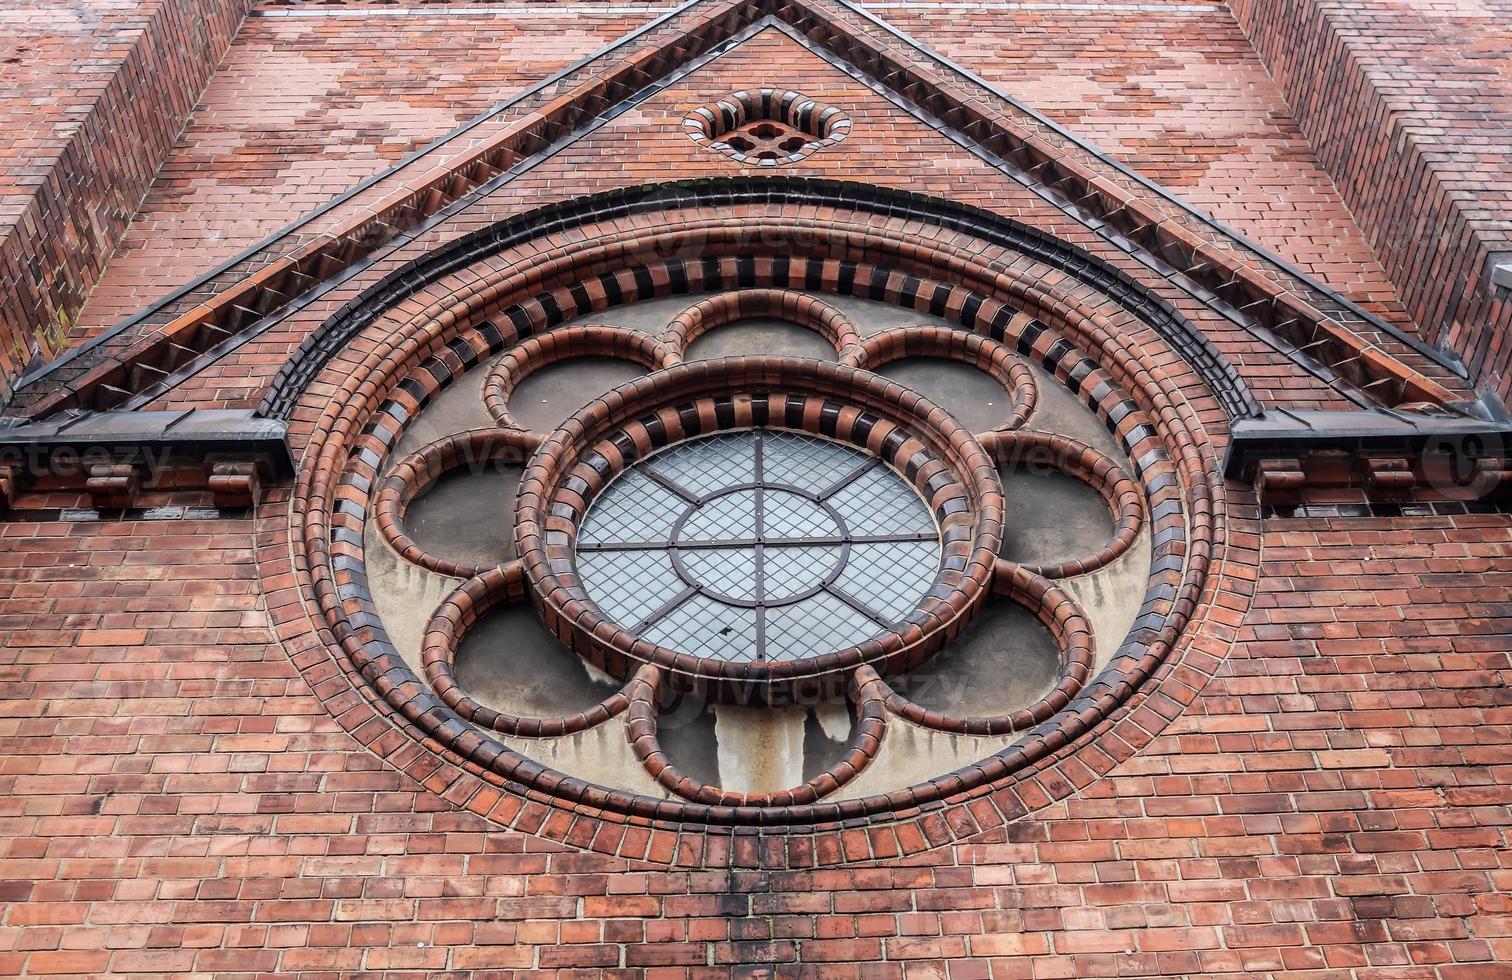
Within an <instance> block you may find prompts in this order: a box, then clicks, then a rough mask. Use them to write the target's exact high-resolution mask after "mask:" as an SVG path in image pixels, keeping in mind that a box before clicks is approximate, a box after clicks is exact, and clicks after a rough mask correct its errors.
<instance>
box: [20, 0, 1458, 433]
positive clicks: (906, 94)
mask: <svg viewBox="0 0 1512 980" xmlns="http://www.w3.org/2000/svg"><path fill="white" fill-rule="evenodd" d="M767 26H777V27H778V28H780V29H782V30H784V31H785V32H786V33H788V34H789V35H790V36H792V37H793V38H795V39H798V40H800V41H801V42H802V43H804V44H805V45H807V46H808V47H809V48H810V49H811V50H813V51H815V52H816V53H818V54H819V55H820V56H822V57H825V58H826V59H827V60H829V61H831V62H832V63H833V64H835V65H837V66H839V67H841V68H842V69H843V70H845V71H847V72H848V73H849V74H851V75H853V76H854V77H856V78H858V79H861V80H863V81H865V82H866V83H867V84H868V85H869V86H871V87H872V88H873V89H874V90H875V91H877V92H879V93H880V94H883V95H885V96H886V97H887V98H889V99H890V100H891V101H892V102H894V104H896V105H898V106H900V107H902V108H904V109H905V110H907V111H908V112H910V113H911V114H913V115H914V116H915V117H916V118H919V119H921V120H924V121H926V122H928V123H929V124H930V125H932V126H934V127H935V128H937V129H938V130H939V131H940V132H941V133H942V134H944V135H945V136H947V137H948V138H950V139H951V140H952V141H954V142H955V143H957V144H958V145H959V146H961V147H963V148H964V149H966V150H967V151H968V152H971V153H973V154H975V155H977V156H979V157H980V158H981V159H982V160H983V161H985V162H986V163H988V164H990V165H991V166H993V167H994V168H996V169H998V170H999V171H1001V172H1002V173H1004V174H1006V175H1008V176H1009V177H1011V178H1012V179H1014V180H1015V181H1017V182H1018V183H1019V184H1021V185H1022V186H1023V187H1024V188H1025V189H1026V190H1027V191H1029V192H1032V193H1033V194H1035V195H1037V196H1038V197H1040V198H1041V199H1042V200H1044V201H1045V202H1047V203H1048V204H1049V205H1051V206H1054V207H1055V208H1057V209H1058V210H1059V211H1060V212H1061V213H1063V214H1065V215H1067V216H1068V217H1070V218H1072V219H1074V220H1076V221H1077V222H1078V223H1080V225H1081V226H1082V227H1085V228H1087V229H1088V230H1090V231H1092V232H1093V233H1095V234H1097V235H1098V236H1100V237H1101V238H1102V239H1103V240H1104V241H1105V242H1107V243H1109V244H1111V245H1113V246H1115V247H1116V248H1118V249H1120V250H1122V251H1123V252H1125V253H1126V254H1128V255H1130V256H1131V257H1133V258H1134V259H1136V260H1137V261H1139V262H1141V263H1142V264H1143V265H1145V266H1146V267H1147V268H1150V269H1151V270H1152V271H1153V272H1154V273H1156V274H1158V275H1160V276H1162V277H1163V278H1165V279H1166V280H1167V281H1168V282H1170V283H1171V284H1172V285H1173V286H1175V287H1177V288H1179V289H1181V290H1183V291H1185V292H1186V293H1188V294H1189V295H1190V296H1192V297H1193V298H1195V299H1196V300H1198V301H1199V302H1202V303H1204V304H1206V305H1207V306H1209V307H1210V308H1211V309H1214V310H1216V311H1218V312H1220V313H1221V314H1222V315H1224V316H1226V317H1228V318H1229V319H1230V320H1232V321H1234V322H1236V323H1238V324H1240V325H1242V326H1243V327H1244V328H1245V329H1248V330H1250V331H1251V332H1253V333H1254V334H1255V335H1256V336H1259V337H1261V338H1263V339H1265V340H1266V341H1267V342H1268V343H1271V344H1272V345H1273V346H1275V347H1277V348H1278V349H1281V350H1283V351H1285V352H1287V353H1288V355H1289V356H1291V357H1292V358H1293V360H1294V361H1296V362H1297V363H1298V364H1299V365H1300V366H1302V367H1303V368H1305V369H1307V370H1309V371H1312V372H1313V373H1315V374H1317V375H1319V376H1320V377H1325V378H1327V379H1329V380H1330V381H1334V382H1338V383H1339V385H1340V387H1341V388H1343V389H1346V390H1347V391H1348V392H1349V393H1350V394H1351V396H1352V397H1353V398H1354V400H1355V401H1356V402H1357V403H1360V404H1362V405H1368V404H1371V403H1372V402H1376V403H1379V404H1384V405H1388V406H1390V405H1397V404H1402V403H1412V402H1422V401H1427V402H1432V403H1436V404H1441V405H1448V404H1452V403H1455V402H1456V401H1457V400H1460V399H1462V398H1463V390H1464V386H1463V384H1462V383H1461V382H1460V380H1459V379H1460V378H1461V377H1463V371H1462V369H1461V368H1459V366H1458V365H1457V364H1455V363H1454V362H1452V361H1450V360H1448V359H1447V358H1445V357H1443V356H1442V355H1439V354H1438V353H1436V352H1434V351H1432V350H1430V349H1429V348H1427V347H1426V346H1425V345H1423V344H1421V343H1420V342H1419V341H1418V340H1417V339H1416V338H1415V337H1412V336H1410V335H1406V334H1402V333H1401V332H1400V331H1397V330H1396V329H1395V328H1393V327H1391V326H1390V325H1388V324H1386V323H1384V322H1382V321H1380V320H1378V319H1376V318H1374V317H1372V316H1371V315H1370V314H1368V313H1366V312H1365V311H1364V310H1362V309H1360V308H1359V307H1357V306H1355V305H1354V304H1352V303H1350V302H1349V301H1347V300H1345V299H1344V298H1342V297H1340V296H1339V295H1337V294H1336V293H1334V292H1333V291H1331V290H1329V289H1328V288H1326V287H1325V286H1323V285H1322V284H1320V283H1318V282H1316V281H1315V280H1313V279H1311V278H1309V277H1307V276H1306V275H1304V274H1302V273H1300V272H1299V271H1297V270H1295V269H1293V268H1291V267H1290V266H1288V265H1287V264H1286V263H1285V262H1283V261H1282V260H1280V259H1278V258H1276V257H1275V256H1273V255H1270V254H1269V253H1267V252H1265V251H1264V250H1262V249H1260V248H1259V247H1258V246H1255V245H1254V244H1252V243H1250V242H1248V241H1246V240H1244V239H1242V238H1241V237H1240V236H1238V235H1236V234H1235V233H1233V232H1231V231H1228V230H1227V229H1224V228H1222V227H1221V226H1219V225H1217V223H1216V222H1214V221H1212V220H1211V219H1210V218H1208V217H1207V216H1205V215H1203V214H1201V213H1200V212H1198V211H1196V210H1195V209H1193V208H1191V207H1190V206H1187V205H1185V204H1184V203H1182V202H1181V201H1180V200H1179V199H1177V198H1175V197H1174V196H1172V195H1169V194H1167V193H1166V192H1165V191H1163V190H1162V189H1161V188H1159V187H1158V186H1157V185H1155V184H1153V183H1152V182H1150V181H1147V180H1145V179H1144V178H1142V177H1139V176H1138V175H1137V174H1134V173H1133V172H1132V171H1129V170H1128V169H1127V168H1124V167H1123V166H1122V165H1120V164H1118V163H1117V162H1116V161H1113V160H1111V159H1110V158H1108V157H1106V156H1104V155H1103V154H1101V153H1100V152H1098V151H1097V150H1096V149H1095V148H1093V147H1091V146H1089V145H1088V144H1086V143H1084V142H1082V141H1079V140H1077V139H1076V138H1075V137H1074V136H1072V135H1071V134H1070V133H1068V132H1066V131H1065V130H1063V129H1061V128H1060V127H1058V126H1056V125H1055V124H1053V123H1051V122H1050V121H1049V120H1047V119H1045V118H1044V117H1042V116H1040V115H1038V114H1037V113H1035V112H1033V110H1031V109H1029V108H1027V107H1025V106H1023V105H1021V104H1019V103H1017V102H1015V101H1014V100H1012V99H1011V98H1009V97H1007V96H1005V95H1003V94H1002V93H1000V92H997V91H996V90H995V89H993V88H992V87H990V86H989V85H987V84H986V83H985V82H984V81H982V80H981V79H980V78H978V77H976V76H975V75H973V74H971V73H970V72H967V71H965V70H964V69H961V68H960V67H958V66H956V65H953V64H951V63H950V62H948V61H947V60H945V59H944V58H942V57H940V56H939V55H936V54H934V53H933V52H930V51H929V50H928V49H926V48H924V47H923V46H921V45H919V44H918V43H917V42H915V41H914V40H913V39H912V38H909V37H908V36H906V35H904V34H902V33H901V32H899V31H896V30H895V29H893V28H892V27H890V26H889V25H887V24H885V23H884V22H882V21H881V20H879V19H878V18H876V17H874V16H872V15H871V14H868V13H866V12H864V11H861V10H859V9H857V8H855V7H853V6H851V5H850V4H849V3H847V2H845V0H741V2H730V0H692V2H691V3H689V4H686V5H685V6H683V7H681V8H679V9H678V10H676V11H673V12H671V13H669V14H667V15H665V16H663V17H661V18H659V19H657V20H655V21H653V22H652V23H650V24H648V25H646V26H645V27H643V28H641V29H639V30H638V31H635V32H633V33H631V34H629V35H627V36H626V37H624V38H622V39H620V40H619V41H616V42H615V43H614V44H612V45H610V46H609V47H607V48H605V49H604V50H603V51H601V52H599V53H597V54H595V55H593V56H592V57H590V58H588V59H585V60H584V61H583V62H581V63H579V64H578V65H576V66H574V67H572V68H570V69H567V70H566V71H564V72H562V73H559V74H558V75H556V76H553V77H552V78H550V79H547V80H546V81H545V82H543V83H541V84H540V85H538V86H536V87H535V88H533V89H531V90H530V91H528V92H526V93H525V94H523V95H522V96H520V97H518V98H516V99H513V100H511V101H510V102H508V103H505V104H503V105H501V106H499V107H497V108H495V109H493V110H490V112H488V113H485V114H484V115H483V116H480V117H478V118H477V119H475V120H473V121H472V122H470V123H468V124H466V125H465V126H463V127H461V128H460V129H459V130H457V131H455V132H454V133H452V134H449V135H448V136H447V137H444V138H443V139H441V140H439V141H437V142H436V143H435V144H432V145H431V146H430V147H427V148H426V149H425V150H422V151H420V152H419V153H417V154H415V155H414V156H412V157H411V158H409V159H408V160H407V161H405V162H403V163H401V164H399V165H398V166H396V167H394V168H392V169H391V170H389V171H386V172H384V173H383V174H380V175H378V176H377V177H376V178H373V179H371V180H369V181H367V182H365V183H363V184H361V185H359V186H358V187H357V188H355V189H354V190H353V191H352V192H349V193H348V194H347V195H343V196H342V197H341V198H338V199H337V200H335V201H333V202H331V203H330V204H328V205H326V206H325V207H324V208H322V209H320V210H319V211H317V212H315V213H313V214H312V215H309V216H307V217H306V218H304V219H301V221H299V222H297V223H295V224H294V225H292V226H290V227H289V228H287V229H285V230H284V231H283V232H281V233H279V234H278V235H275V236H274V237H273V238H270V239H269V240H268V241H266V242H264V243H262V244H261V245H259V246H257V247H256V248H254V249H253V250H252V251H250V252H248V253H246V254H244V255H243V256H241V257H239V258H237V259H235V260H233V261H232V262H230V263H227V264H226V265H225V266H222V267H221V268H219V269H217V270H214V271H213V272H212V273H210V274H209V275H207V276H205V277H202V278H201V279H200V280H197V281H196V282H194V283H191V284H190V285H189V286H187V287H185V288H184V289H182V290H180V291H178V292H176V293H175V294H173V295H172V296H170V297H169V298H167V299H166V300H164V301H163V302H161V303H159V304H156V305H155V306H153V307H151V308H149V309H148V310H147V311H144V313H142V314H139V315H138V316H136V317H133V318H131V319H130V320H127V321H125V322H123V323H122V324H119V325H118V326H116V327H114V328H112V329H111V330H109V331H107V332H106V333H104V334H102V335H100V336H99V337H97V338H96V339H95V340H94V341H92V342H90V343H88V344H86V345H83V346H81V347H80V348H78V349H76V350H74V351H71V352H70V353H68V354H66V355H64V356H63V357H62V358H60V359H59V360H58V361H55V362H54V363H53V364H51V365H48V366H47V367H45V368H43V369H41V370H39V371H37V372H34V373H32V374H31V375H29V376H27V377H25V378H23V379H22V380H21V382H20V383H19V385H18V393H17V396H16V401H15V406H16V408H18V409H20V410H21V411H23V412H24V413H25V414H28V415H32V416H34V417H36V416H43V415H46V414H49V413H50V412H53V411H56V410H59V409H64V408H85V409H96V410H98V409H112V408H134V407H140V406H142V405H145V404H147V403H148V402H149V401H151V400H152V398H154V397H156V396H157V395H158V394H161V393H162V392H163V391H165V390H168V389H170V388H172V387H173V386H174V385H175V384H176V383H177V382H178V381H179V380H182V378H184V377H187V376H188V375H189V374H192V373H193V372H194V371H196V370H198V369H199V368H200V367H202V366H204V365H205V364H207V363H211V362H213V361H214V360H215V359H216V358H217V357H219V356H220V355H221V353H223V352H225V351H227V350H229V349H233V348H234V347H235V346H236V345H237V344H238V343H239V342H240V340H241V339H243V338H245V337H246V336H247V335H248V334H249V333H250V332H253V331H260V330H262V329H266V327H267V325H268V324H269V323H270V322H274V321H276V320H277V319H278V318H280V317H282V316H284V315H286V314H287V313H288V312H291V311H292V310H294V309H297V308H299V307H300V306H302V305H303V304H304V303H307V302H309V301H310V300H311V299H313V298H314V297H316V296H318V295H320V294H321V293H323V292H324V291H326V290H327V289H329V288H330V287H331V286H332V285H333V284H335V283H336V282H340V281H342V280H343V279H345V278H347V277H350V276H351V275H354V274H355V273H356V272H357V271H359V270H360V269H361V268H363V267H365V266H366V265H367V264H368V263H370V262H371V261H372V260H373V259H374V258H375V257H377V256H379V255H381V254H383V253H385V252H387V251H388V250H391V249H393V248H396V247H399V246H402V245H403V244H405V243H407V242H408V241H410V240H412V239H413V238H414V237H415V236H416V235H417V234H418V233H419V232H420V231H422V230H424V229H426V228H429V227H431V226H432V225H434V224H435V223H437V222H438V221H440V220H443V219H444V218H445V217H446V216H448V215H450V214H452V213H455V211H456V210H458V209H459V208H461V207H464V206H466V205H467V204H468V203H470V202H471V201H474V200H476V199H478V198H479V197H480V196H482V195H485V194H488V193H490V192H491V191H492V190H494V189H496V188H497V187H498V186H501V184H502V183H504V182H507V181H508V180H510V179H512V178H513V177H514V176H515V175H517V174H518V173H520V172H523V171H525V170H528V169H529V168H530V167H531V166H533V165H534V163H535V162H537V161H538V160H540V159H542V158H543V157H545V156H549V155H551V154H553V153H555V152H557V151H558V150H560V149H561V148H562V147H563V146H565V145H568V144H570V143H571V142H572V141H574V140H576V139H579V138H581V137H582V135H584V134H585V133H587V132H591V131H593V130H594V129H595V128H597V127H598V126H600V125H602V124H603V123H604V121H605V120H607V119H609V118H612V117H613V116H614V115H616V114H618V113H620V112H623V111H625V110H626V109H627V108H629V107H632V106H634V105H636V104H637V103H638V102H639V101H640V100H641V99H644V98H645V97H646V96H647V94H648V93H650V92H653V91H655V90H656V88H657V86H659V85H661V84H665V82H666V80H667V79H668V78H670V77H672V76H673V75H674V74H675V73H677V72H678V71H679V70H685V69H687V68H688V66H690V65H692V64H694V63H695V62H697V61H699V60H700V59H706V58H708V57H710V56H712V55H714V54H717V53H718V52H719V51H720V50H721V49H722V48H723V47H725V46H728V45H730V44H733V43H739V41H740V40H742V39H743V38H745V37H747V36H749V35H750V34H751V33H752V32H753V31H754V30H757V29H761V28H763V27H767Z"/></svg>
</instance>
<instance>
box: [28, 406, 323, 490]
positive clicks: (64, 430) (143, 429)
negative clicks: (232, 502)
mask: <svg viewBox="0 0 1512 980" xmlns="http://www.w3.org/2000/svg"><path fill="white" fill-rule="evenodd" d="M288 431H289V427H288V425H287V424H286V423H285V422H284V421H283V420H281V419H270V418H262V417H260V416H258V415H257V414H256V413H255V412H253V411H252V410H250V409H186V410H184V411H177V412H173V411H169V412H88V413H83V414H77V415H63V416H58V417H55V418H53V419H49V420H48V421H46V422H28V423H24V424H21V425H15V426H12V427H10V428H0V465H5V464H9V465H20V466H22V467H23V468H24V469H29V470H31V471H34V472H39V473H41V472H53V471H54V470H55V468H56V467H55V465H53V464H55V463H56V461H57V460H59V459H62V458H70V459H72V460H74V461H84V462H88V461H89V460H90V459H91V458H92V457H98V458H99V459H98V460H97V461H104V460H106V459H109V460H110V461H112V462H134V463H135V462H140V463H145V464H149V465H151V466H158V465H162V464H164V463H166V462H170V461H186V460H187V461H204V460H206V459H210V458H214V457H223V458H227V459H233V458H234V459H246V458H249V457H252V458H257V459H259V460H262V461H265V462H266V463H267V464H268V466H269V467H270V469H271V470H272V472H273V475H274V476H276V477H287V476H291V475H293V473H294V454H293V452H292V451H291V450H290V448H289V438H288Z"/></svg>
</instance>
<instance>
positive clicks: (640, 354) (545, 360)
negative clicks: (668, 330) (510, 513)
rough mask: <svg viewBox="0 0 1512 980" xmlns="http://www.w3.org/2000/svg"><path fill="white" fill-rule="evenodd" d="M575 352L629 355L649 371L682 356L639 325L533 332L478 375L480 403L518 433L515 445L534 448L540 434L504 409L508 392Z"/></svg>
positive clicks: (576, 354)
mask: <svg viewBox="0 0 1512 980" xmlns="http://www.w3.org/2000/svg"><path fill="white" fill-rule="evenodd" d="M578 357H607V358H612V359H613V360H617V361H629V362H630V363H632V364H639V365H640V366H641V367H644V368H650V369H651V370H653V371H657V370H660V369H661V368H664V367H667V366H668V365H671V364H675V363H677V362H678V361H679V360H680V359H681V358H680V356H679V352H678V351H676V350H674V349H672V348H669V347H668V346H666V345H665V344H663V343H662V342H661V341H659V340H657V339H656V338H655V337H651V336H649V335H647V334H644V333H642V332H640V331H639V330H627V329H625V328H624V327H604V326H597V325H583V326H577V327H563V328H560V329H557V330H552V331H549V332H547V333H544V334H541V335H540V336H539V337H532V338H530V339H529V340H527V341H525V342H524V343H523V344H520V345H519V346H518V347H516V348H514V349H513V350H511V351H510V352H509V353H507V354H505V355H504V356H503V357H501V358H499V362H498V363H497V364H495V365H494V367H493V369H492V370H491V371H489V372H488V375H487V377H485V378H484V379H483V404H484V406H485V407H486V408H487V409H488V412H489V414H490V415H492V416H493V418H494V421H495V422H497V423H498V424H499V427H500V428H502V429H507V430H510V431H512V432H516V433H519V435H518V437H517V438H518V440H519V442H520V445H522V446H524V447H525V448H527V449H530V450H534V449H535V448H536V447H538V446H539V445H540V444H541V441H542V440H543V439H544V438H545V437H544V436H541V435H539V434H537V433H534V432H531V431H530V430H529V429H527V428H525V427H524V426H523V425H520V424H519V423H518V422H516V421H515V420H514V417H513V416H512V415H510V414H509V398H510V396H511V395H513V394H514V392H515V389H516V388H518V387H519V386H520V382H522V381H524V380H525V379H526V378H528V377H530V376H531V375H532V374H535V373H536V372H537V371H539V370H541V369H542V368H544V367H549V366H551V365H552V364H557V363H560V362H561V361H565V360H568V359H571V358H578Z"/></svg>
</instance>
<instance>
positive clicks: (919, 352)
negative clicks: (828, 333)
mask: <svg viewBox="0 0 1512 980" xmlns="http://www.w3.org/2000/svg"><path fill="white" fill-rule="evenodd" d="M906 357H935V358H942V359H944V360H948V361H955V362H957V363H960V364H967V365H970V366H971V367H974V368H977V369H978V370H980V371H982V372H984V373H985V374H987V376H988V377H990V378H992V380H994V381H996V382H997V383H998V384H1000V385H1002V386H1003V390H1004V391H1006V392H1008V395H1009V398H1010V399H1011V400H1012V408H1011V409H1010V410H1009V412H1008V415H1007V417H1006V418H1004V419H1003V421H1002V422H1000V423H999V424H998V425H997V426H996V428H994V430H993V431H994V432H1005V431H1012V430H1014V429H1019V428H1022V427H1023V426H1024V425H1025V423H1027V422H1028V421H1029V419H1030V418H1031V417H1032V416H1033V415H1034V409H1035V408H1036V407H1037V406H1038V405H1039V385H1038V384H1037V383H1036V382H1035V380H1034V372H1033V371H1031V370H1030V369H1029V365H1027V364H1025V363H1024V362H1023V361H1022V360H1021V359H1019V358H1018V357H1016V356H1015V355H1014V353H1013V351H1011V350H1009V349H1008V348H1007V347H1006V346H1004V345H1003V344H1000V343H998V342H997V341H995V340H993V339H992V338H990V337H984V336H982V335H981V334H979V333H968V332H967V331H964V330H952V329H950V328H949V327H931V326H925V327H898V328H896V329H894V330H886V331H883V332H882V333H879V334H876V335H875V336H872V337H868V338H866V340H865V341H863V342H862V343H861V346H860V347H859V349H857V350H856V351H855V352H854V353H852V354H851V355H850V356H848V357H847V356H844V355H842V360H844V361H845V362H846V363H847V364H855V365H856V367H861V368H866V369H867V370H868V371H875V370H876V369H877V368H879V367H881V366H883V365H884V364H891V363H893V362H894V361H901V360H903V359H904V358H906Z"/></svg>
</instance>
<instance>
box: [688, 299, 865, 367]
mask: <svg viewBox="0 0 1512 980" xmlns="http://www.w3.org/2000/svg"><path fill="white" fill-rule="evenodd" d="M758 317H764V318H769V319H773V320H782V321H784V322H786V323H792V324H795V325H797V326H800V327H805V328H807V329H809V330H812V331H814V333H817V334H818V335H819V336H821V337H823V338H824V339H825V340H827V341H829V344H830V346H831V347H833V348H835V353H836V354H837V355H838V356H839V357H840V360H841V361H842V362H845V363H852V362H853V361H854V359H855V358H856V351H857V350H858V345H859V344H860V343H861V332H860V331H859V330H857V329H856V325H855V324H853V323H851V321H850V318H849V317H847V316H846V315H845V314H844V313H841V312H840V311H839V310H837V309H835V308H834V307H833V306H831V305H830V304H828V303H826V302H824V301H823V300H822V299H819V298H817V297H814V296H810V295H808V294H807V293H800V292H795V291H794V290H791V289H742V290H738V291H736V292H732V293H721V294H720V295H718V296H711V297H709V298H708V299H706V300H703V301H701V302H699V303H695V304H694V305H692V306H690V307H688V308H687V309H686V310H683V311H682V312H681V313H679V314H677V316H675V317H673V318H672V322H671V323H669V324H667V329H666V330H664V331H662V334H661V337H660V339H661V342H662V343H663V344H666V345H667V346H668V347H670V348H672V349H673V350H675V351H677V353H678V356H679V358H685V357H687V355H688V349H689V348H690V347H692V346H693V344H694V342H695V341H697V340H698V338H699V337H702V336H703V335H704V334H706V333H708V332H709V331H710V330H713V329H714V328H715V327H722V326H724V325H725V324H728V323H735V322H736V321H739V320H750V319H755V318H758ZM857 366H858V367H859V366H861V365H859V364H858V365H857Z"/></svg>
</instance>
